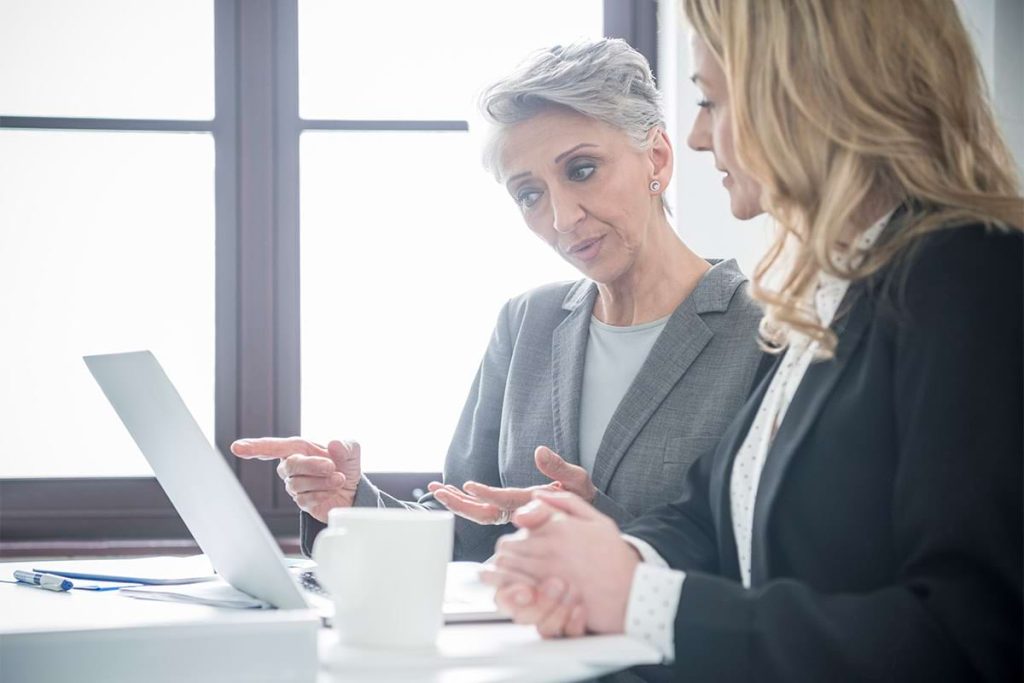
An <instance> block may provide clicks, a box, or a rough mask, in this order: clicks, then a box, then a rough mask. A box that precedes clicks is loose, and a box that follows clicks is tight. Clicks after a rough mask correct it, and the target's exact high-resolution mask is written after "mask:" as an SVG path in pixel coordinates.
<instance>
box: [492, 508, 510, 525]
mask: <svg viewBox="0 0 1024 683" xmlns="http://www.w3.org/2000/svg"><path fill="white" fill-rule="evenodd" d="M510 521H512V511H511V510H509V509H508V508H502V509H501V514H499V515H498V519H496V520H494V525H495V526H505V525H506V524H508V523H509V522H510Z"/></svg>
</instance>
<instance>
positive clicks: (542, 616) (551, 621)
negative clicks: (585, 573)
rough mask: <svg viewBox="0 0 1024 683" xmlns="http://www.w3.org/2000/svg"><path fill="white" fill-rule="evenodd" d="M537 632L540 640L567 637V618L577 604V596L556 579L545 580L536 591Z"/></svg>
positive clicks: (575, 592)
mask: <svg viewBox="0 0 1024 683" xmlns="http://www.w3.org/2000/svg"><path fill="white" fill-rule="evenodd" d="M537 593H538V596H539V597H538V599H537V614H536V615H535V618H536V624H537V632H538V633H539V634H540V635H541V637H542V638H562V637H564V636H566V635H568V633H567V632H566V631H567V628H568V626H569V618H570V617H571V616H572V611H573V608H574V607H576V606H577V604H578V603H579V595H578V593H577V591H576V590H574V589H573V588H572V587H571V586H566V585H565V582H564V581H562V580H561V579H559V578H557V577H552V578H549V579H545V580H544V581H543V582H542V583H541V584H540V590H539V591H537Z"/></svg>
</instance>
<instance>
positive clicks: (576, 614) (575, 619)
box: [565, 603, 587, 638]
mask: <svg viewBox="0 0 1024 683" xmlns="http://www.w3.org/2000/svg"><path fill="white" fill-rule="evenodd" d="M586 633H587V610H586V608H585V607H584V606H583V604H582V603H579V604H576V605H573V608H572V611H571V612H570V613H569V621H568V623H566V625H565V637H566V638H579V637H581V636H583V635H585V634H586Z"/></svg>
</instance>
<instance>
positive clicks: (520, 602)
mask: <svg viewBox="0 0 1024 683" xmlns="http://www.w3.org/2000/svg"><path fill="white" fill-rule="evenodd" d="M534 599H535V594H534V590H533V588H532V587H531V586H529V585H527V584H522V583H512V584H509V585H507V586H503V587H502V588H499V589H498V591H497V593H495V594H494V602H495V604H497V606H498V609H499V610H501V611H502V612H504V613H505V614H507V615H509V616H511V617H512V618H513V619H514V618H515V616H516V614H517V613H518V612H520V611H521V610H523V609H524V608H526V607H527V606H528V605H531V604H533V602H534Z"/></svg>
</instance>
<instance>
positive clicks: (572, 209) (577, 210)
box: [551, 193, 587, 233]
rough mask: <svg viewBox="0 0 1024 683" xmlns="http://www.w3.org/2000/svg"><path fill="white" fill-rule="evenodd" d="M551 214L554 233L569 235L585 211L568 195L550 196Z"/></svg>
mask: <svg viewBox="0 0 1024 683" xmlns="http://www.w3.org/2000/svg"><path fill="white" fill-rule="evenodd" d="M551 213H552V220H553V224H554V228H555V231H556V232H560V233H569V232H572V231H573V230H575V229H576V226H577V225H579V223H580V221H581V220H583V218H584V216H586V215H587V214H586V211H584V210H583V207H582V206H580V203H579V202H578V201H576V198H575V197H574V196H572V194H570V193H565V194H561V195H556V194H555V193H552V196H551Z"/></svg>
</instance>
